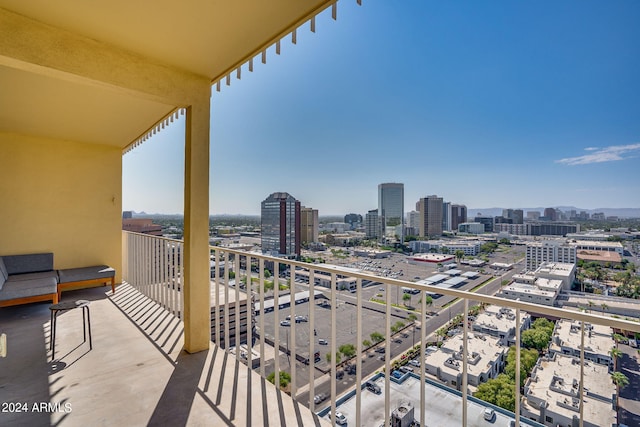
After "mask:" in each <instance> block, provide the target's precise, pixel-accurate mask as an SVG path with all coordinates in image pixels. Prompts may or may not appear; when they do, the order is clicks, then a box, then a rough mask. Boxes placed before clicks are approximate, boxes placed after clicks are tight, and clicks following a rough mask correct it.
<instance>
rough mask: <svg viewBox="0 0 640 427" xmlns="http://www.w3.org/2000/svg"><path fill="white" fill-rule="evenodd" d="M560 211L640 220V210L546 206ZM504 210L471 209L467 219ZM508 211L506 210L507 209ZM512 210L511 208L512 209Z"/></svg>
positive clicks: (537, 209) (500, 212)
mask: <svg viewBox="0 0 640 427" xmlns="http://www.w3.org/2000/svg"><path fill="white" fill-rule="evenodd" d="M546 207H552V208H557V209H560V210H561V211H563V212H567V211H572V210H574V211H576V212H581V211H586V212H588V213H589V214H593V213H596V212H602V213H604V214H605V216H617V217H619V218H640V208H599V209H584V208H576V207H575V206H546ZM502 209H503V208H470V209H468V210H467V217H468V218H470V219H471V218H474V217H475V216H476V215H478V214H482V215H485V216H500V215H502ZM505 209H506V208H505ZM510 209H511V208H510ZM513 209H522V210H523V211H524V212H525V216H526V215H527V214H526V213H527V212H529V211H538V212H540V213H541V214H542V213H543V212H544V210H545V207H537V208H513Z"/></svg>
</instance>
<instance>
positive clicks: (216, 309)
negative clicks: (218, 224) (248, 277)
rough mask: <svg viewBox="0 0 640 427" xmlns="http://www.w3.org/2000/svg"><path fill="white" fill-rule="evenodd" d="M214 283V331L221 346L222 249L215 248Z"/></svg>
mask: <svg viewBox="0 0 640 427" xmlns="http://www.w3.org/2000/svg"><path fill="white" fill-rule="evenodd" d="M213 270H214V272H213V277H214V279H213V283H214V285H213V286H214V291H213V292H214V295H213V300H214V303H213V304H214V310H213V313H214V314H213V315H212V317H213V319H212V320H213V325H212V328H214V329H213V330H214V333H215V337H216V345H217V346H218V347H220V335H221V334H222V330H221V329H222V328H220V324H221V323H222V322H221V320H222V319H220V317H221V316H220V251H219V250H218V249H214V251H213Z"/></svg>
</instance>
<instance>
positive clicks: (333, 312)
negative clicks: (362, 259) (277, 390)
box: [331, 273, 338, 425]
mask: <svg viewBox="0 0 640 427" xmlns="http://www.w3.org/2000/svg"><path fill="white" fill-rule="evenodd" d="M337 311H338V307H337V302H336V273H331V425H336V374H337V372H338V368H337V360H336V359H337V356H336V352H337V343H336V317H337V316H336V312H337Z"/></svg>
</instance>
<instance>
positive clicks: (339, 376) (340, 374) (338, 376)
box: [336, 371, 344, 380]
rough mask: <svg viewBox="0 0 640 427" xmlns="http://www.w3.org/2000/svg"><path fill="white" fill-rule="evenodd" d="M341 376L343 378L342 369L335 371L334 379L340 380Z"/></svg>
mask: <svg viewBox="0 0 640 427" xmlns="http://www.w3.org/2000/svg"><path fill="white" fill-rule="evenodd" d="M342 378H344V371H337V372H336V379H338V380H341V379H342Z"/></svg>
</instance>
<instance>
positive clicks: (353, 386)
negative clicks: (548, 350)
mask: <svg viewBox="0 0 640 427" xmlns="http://www.w3.org/2000/svg"><path fill="white" fill-rule="evenodd" d="M183 250H184V248H183V242H181V241H176V240H169V239H164V238H159V237H152V236H146V235H139V234H134V233H128V232H123V261H122V264H123V273H122V274H123V278H124V283H123V284H122V285H120V286H118V287H117V292H116V294H115V295H112V294H111V291H110V290H108V288H92V289H84V290H79V291H70V292H66V293H64V294H63V300H68V299H87V300H90V301H91V304H90V307H91V326H92V342H93V349H92V350H89V347H88V343H86V342H84V343H83V335H82V312H81V310H71V311H68V312H65V313H64V314H62V315H60V317H59V320H58V330H57V339H56V353H55V358H54V361H53V362H52V361H51V359H52V354H51V351H50V349H49V343H50V342H49V341H50V336H51V330H50V317H49V316H50V313H49V309H48V304H46V303H43V304H31V305H26V306H17V307H9V308H3V309H2V310H0V333H6V334H7V337H8V339H7V341H8V344H7V348H8V351H7V357H6V358H0V384H1V387H0V396H1V397H2V399H0V400H2V401H3V402H11V403H13V404H14V405H13V406H12V407H11V409H12V411H14V412H13V413H8V412H2V413H0V424H2V425H12V424H28V425H58V424H63V425H95V424H101V425H200V424H206V425H223V424H224V425H252V426H253V425H288V426H290V425H304V426H307V425H312V426H315V425H335V421H336V420H335V419H333V420H330V417H332V416H334V415H332V414H335V413H336V411H338V412H341V413H343V414H344V415H345V417H346V418H347V420H348V425H389V423H390V419H391V417H392V416H395V417H397V416H398V414H404V413H405V412H403V411H405V410H406V411H409V412H411V413H413V414H414V417H415V419H416V420H417V421H419V422H420V424H421V425H432V424H433V423H436V424H438V423H443V422H444V423H445V424H444V425H462V426H474V425H484V423H485V421H484V418H483V410H484V408H485V407H487V406H489V407H491V408H493V407H492V406H490V405H487V404H485V403H484V402H482V401H480V400H478V399H476V398H474V397H472V396H471V395H470V394H469V392H470V389H471V388H470V384H469V381H468V378H469V377H470V376H471V375H472V374H473V372H472V371H473V369H474V365H472V364H471V363H469V360H471V359H473V357H474V355H475V356H476V357H482V356H483V355H482V354H480V352H476V353H473V351H477V350H473V351H472V350H471V349H470V348H468V347H469V345H468V344H467V343H469V342H470V340H471V339H472V336H473V334H475V332H472V331H471V329H470V327H466V328H465V327H462V328H461V331H460V333H459V335H456V337H458V336H460V338H461V341H462V345H461V348H460V357H459V367H458V368H457V370H456V376H455V377H452V378H451V380H450V381H451V382H450V383H448V384H444V383H443V382H442V381H441V380H438V379H436V378H434V376H433V375H432V374H430V373H429V372H426V371H425V366H426V365H427V363H418V364H419V366H413V367H411V368H410V369H408V368H407V369H405V372H404V373H402V374H400V373H398V374H397V375H396V373H395V372H394V375H393V376H391V375H385V374H384V373H385V372H392V370H393V369H392V366H393V365H394V364H395V363H396V361H398V360H402V354H405V353H406V351H407V348H409V347H413V346H414V344H415V345H417V346H418V354H420V355H425V354H429V352H430V351H431V350H429V351H428V350H427V348H426V347H427V342H428V341H434V340H435V341H439V339H440V338H439V337H438V336H436V333H435V332H436V331H437V330H438V329H440V328H441V327H443V326H446V325H447V324H449V322H450V321H451V320H450V319H449V318H447V317H446V316H431V315H429V316H427V317H426V318H425V319H424V322H420V318H421V316H420V312H421V313H427V307H426V298H425V295H426V292H428V291H434V290H436V288H435V287H432V286H426V285H419V284H415V283H411V282H406V281H402V280H394V279H388V278H384V277H377V276H372V275H369V274H363V273H350V274H352V275H354V276H355V277H356V278H357V284H356V285H357V286H356V289H355V292H353V293H351V292H347V291H342V290H338V289H337V283H338V272H337V271H336V270H335V269H332V268H328V267H326V266H323V265H312V264H305V263H301V262H296V261H291V260H283V259H277V258H271V257H268V256H263V255H261V254H257V253H247V252H241V251H235V250H229V249H225V248H220V247H212V248H210V251H211V257H212V259H213V260H215V261H217V262H213V263H212V266H213V268H212V276H213V277H212V280H211V286H210V302H211V313H212V318H211V331H212V332H211V336H212V337H213V338H212V339H213V341H212V343H211V346H210V349H209V350H208V351H203V352H199V353H195V354H188V353H186V352H185V351H183V346H184V323H183V320H182V318H183V316H184V313H185V311H184V307H183V305H184V296H183V289H182V277H183V273H184V270H183ZM267 267H268V268H267ZM296 268H297V269H305V270H306V271H305V274H300V275H296V274H295V271H296ZM267 271H271V272H272V273H273V274H272V275H270V274H269V273H267ZM287 271H288V272H289V274H286V272H287ZM291 272H294V273H293V274H291ZM316 274H317V275H320V276H322V275H329V276H330V277H331V283H330V285H329V286H320V285H317V284H316V283H320V281H316V280H315V278H314V276H315V275H316ZM278 277H280V279H279V286H276V283H277V282H276V281H275V278H278ZM301 278H305V279H304V280H303V279H301ZM371 282H375V283H376V284H375V285H371ZM322 283H324V281H322ZM249 284H251V285H249ZM372 286H374V287H375V289H376V290H378V289H379V288H380V287H383V288H384V289H385V290H386V293H387V295H389V294H390V292H392V291H395V289H396V287H409V288H414V289H417V290H418V291H419V295H420V297H421V299H420V303H419V305H420V307H417V309H418V310H419V311H418V312H417V313H418V321H417V323H415V324H412V325H411V324H410V325H408V326H405V327H404V329H403V330H401V331H400V332H396V333H394V332H392V330H393V329H392V327H391V326H392V324H393V323H394V322H395V321H396V320H397V319H398V318H399V316H401V315H403V314H402V313H401V312H400V311H399V310H398V309H397V308H396V307H392V305H391V300H390V299H387V301H386V304H372V303H370V302H368V301H365V297H364V295H365V293H366V290H367V288H371V287H372ZM241 288H243V289H241ZM249 288H251V289H252V290H251V292H248V291H249ZM281 288H282V289H281ZM245 291H246V292H247V293H245ZM305 292H308V293H307V294H305ZM437 292H438V293H441V294H444V295H445V297H446V298H451V299H452V302H453V303H452V305H451V307H452V310H454V312H455V313H457V312H458V311H459V312H461V313H462V315H461V317H460V318H461V319H462V320H463V321H462V325H469V324H470V323H469V321H468V320H469V319H468V316H469V315H468V313H469V309H470V308H471V307H472V306H474V305H476V304H478V303H484V304H496V305H499V306H501V307H507V308H510V309H512V310H513V311H514V313H515V316H513V322H514V325H513V330H514V331H515V333H516V334H517V336H516V342H519V341H520V333H521V332H520V331H521V327H520V325H519V323H520V321H521V319H522V318H523V317H522V316H521V312H522V313H524V312H527V313H530V314H534V315H536V314H537V315H541V316H546V317H549V318H553V319H567V320H570V321H575V322H577V324H578V325H580V327H579V328H580V333H581V336H582V341H580V340H578V343H580V344H579V346H580V348H579V351H578V354H579V356H578V357H574V358H570V357H569V356H565V355H555V357H554V356H553V355H552V357H550V358H549V359H548V360H546V359H545V360H546V361H544V363H541V364H540V366H539V367H537V368H536V369H537V370H536V371H535V376H533V375H532V377H531V379H529V380H527V379H526V378H520V375H519V372H520V369H516V373H518V374H516V384H518V385H519V386H518V387H515V389H516V402H521V405H516V407H515V412H514V413H511V412H508V411H504V410H502V409H500V408H494V409H495V412H496V415H495V416H496V420H495V425H505V426H506V425H508V422H509V420H512V419H515V418H518V417H520V419H521V421H522V422H523V425H535V426H538V425H540V424H538V423H536V422H533V421H532V420H530V418H532V417H533V418H535V416H534V415H535V414H534V413H533V412H532V411H534V409H535V408H540V406H541V403H542V405H546V404H549V403H550V402H549V401H547V403H543V402H544V401H545V399H546V398H545V395H544V393H540V392H538V393H537V394H536V393H535V392H536V390H540V381H541V380H540V379H541V378H544V376H545V371H544V369H545V368H546V369H547V371H548V370H549V369H553V368H548V366H553V365H550V364H552V363H553V362H554V361H555V359H558V360H560V359H562V360H561V363H563V364H564V366H568V368H566V371H567V373H565V372H564V370H563V375H569V373H570V372H575V375H574V376H573V377H572V378H569V377H568V376H567V378H564V379H563V380H565V381H566V382H569V383H570V384H571V385H572V390H573V391H574V394H573V397H574V398H573V400H572V405H571V413H572V414H573V415H575V417H576V421H579V425H587V426H588V425H593V417H594V416H596V415H594V414H593V413H592V411H591V408H592V407H593V401H594V400H595V397H598V399H599V400H600V401H601V402H600V403H599V405H600V406H599V407H604V408H608V409H606V410H605V412H607V411H609V412H610V413H611V414H613V415H612V416H613V419H611V420H610V421H611V423H615V422H617V421H616V420H615V415H614V414H615V411H614V410H613V408H614V406H613V400H615V399H614V398H615V396H606V390H613V388H612V386H609V388H605V392H604V393H602V392H599V391H597V390H596V388H595V387H593V386H590V385H589V382H588V379H589V376H588V375H585V372H586V371H589V372H591V369H592V368H591V367H590V366H591V365H590V364H593V363H594V362H593V361H589V360H585V347H586V346H587V344H588V343H585V341H584V340H585V337H586V336H589V337H590V335H591V334H590V332H589V331H591V329H592V327H591V326H590V325H602V327H608V328H614V329H615V330H617V331H630V332H640V324H638V323H635V322H632V321H629V320H624V319H618V318H614V317H604V316H599V315H594V314H590V313H584V312H580V311H569V310H564V309H558V308H552V307H542V306H537V305H533V304H528V303H522V302H519V301H511V300H505V299H501V298H496V297H492V296H487V295H480V294H474V293H469V292H465V291H458V290H454V289H442V288H438V289H437ZM296 294H299V295H298V298H294V299H293V300H294V301H296V300H297V301H298V302H297V303H294V304H291V303H290V302H289V303H287V300H288V301H291V299H287V295H289V296H290V295H296ZM305 295H306V297H307V298H308V299H309V300H308V301H307V300H305ZM314 295H315V297H312V296H314ZM275 301H278V303H275ZM320 301H325V302H324V303H323V304H319V302H320ZM252 302H253V304H254V305H253V307H254V309H253V310H252V309H251V307H252V305H251V303H252ZM371 310H375V313H376V314H375V316H372V315H371V313H372V311H371ZM287 315H289V316H290V317H289V324H288V326H287V324H286V323H282V324H281V321H285V320H287V319H286V316H287ZM296 316H297V317H298V318H299V319H298V320H299V321H296ZM301 316H302V317H301ZM452 320H453V321H455V317H454V319H452ZM574 324H576V323H574ZM316 330H317V331H318V335H315V334H314V331H316ZM373 330H375V331H377V332H381V333H382V335H383V338H384V339H383V340H382V341H381V342H380V343H379V344H377V345H370V346H369V345H368V346H367V347H369V348H365V342H364V341H365V340H366V339H368V338H369V336H370V335H371V331H373ZM247 331H252V333H251V336H252V337H253V339H247ZM410 337H412V338H413V340H411V338H410ZM320 338H322V339H324V340H326V341H325V342H326V343H327V344H326V345H320V343H319V342H318V340H319V339H320ZM398 341H399V342H400V343H398ZM456 342H457V341H456ZM226 343H229V345H227V344H226ZM236 343H241V344H242V345H241V346H240V348H241V350H237V349H236V347H235V345H236ZM344 344H352V345H353V347H354V348H355V354H356V355H361V357H353V358H352V359H350V360H348V361H347V360H343V361H340V362H339V363H337V360H336V357H332V358H330V360H328V359H327V358H326V357H321V358H320V359H317V358H316V357H315V352H316V351H321V352H322V355H323V356H324V355H326V354H327V353H328V354H332V355H333V354H336V352H338V351H339V350H340V346H341V345H344ZM276 349H278V350H277V351H276ZM456 351H457V348H456ZM480 351H482V350H480ZM517 351H520V350H519V349H518V350H517ZM236 354H239V355H240V357H236ZM310 355H314V357H310ZM380 358H381V359H382V360H380ZM419 359H420V358H418V359H417V360H419ZM570 359H571V360H570ZM516 360H518V358H516ZM481 364H482V363H481ZM248 366H253V367H254V369H249V368H248ZM407 366H408V365H407ZM518 366H519V365H518ZM569 368H571V369H569ZM607 368H608V367H598V369H599V370H604V372H605V374H606V371H607ZM411 370H413V371H412V372H411ZM593 370H594V372H595V366H594V367H593ZM273 372H275V373H278V372H286V373H287V374H288V375H289V376H290V382H289V384H288V385H287V386H286V387H285V388H284V389H283V390H282V391H281V390H279V389H277V388H276V387H275V386H274V385H273V384H272V383H271V382H269V381H267V380H266V377H268V376H269V374H271V373H273ZM398 372H400V371H398ZM590 375H591V374H590ZM396 376H397V378H395V377H396ZM547 376H549V375H547ZM550 377H551V378H554V380H555V381H556V382H557V381H558V379H557V378H556V375H550ZM367 380H371V381H372V382H375V383H376V384H377V385H378V388H379V390H380V394H376V393H372V392H371V391H368V390H367V389H365V388H363V387H362V386H363V385H364V384H365V382H366V381H367ZM274 382H275V383H278V381H274ZM534 383H535V384H534ZM358 385H361V386H360V387H359V386H358ZM520 386H522V387H523V388H524V390H525V392H527V391H531V395H530V396H529V398H528V400H527V399H526V398H525V396H522V395H521V394H520V388H521V387H520ZM534 386H535V387H534ZM456 389H459V391H458V390H456ZM603 394H604V395H605V396H602V395H603ZM318 395H325V396H326V400H323V399H318V401H317V404H316V402H314V399H313V397H314V396H318ZM587 396H589V399H587ZM603 401H604V402H605V403H602V402H603ZM607 401H608V402H609V404H608V405H607V404H606V402H607ZM444 402H446V403H444ZM24 403H26V404H27V407H25V406H23V405H22V404H24ZM41 403H43V404H45V405H48V404H51V405H53V406H47V407H43V408H42V411H39V410H36V409H38V408H40V406H39V405H40V404H41ZM15 404H21V406H16V405H15ZM34 404H37V405H38V406H36V408H35V409H34V407H33V405H34ZM56 405H57V406H56ZM398 405H400V407H402V408H401V410H400V409H399V408H400V407H399V406H398ZM442 405H444V406H442ZM560 406H562V405H560ZM18 408H20V409H26V412H22V413H18V412H15V411H17V410H18ZM532 408H534V409H532ZM5 409H7V410H8V409H9V407H7V408H5ZM524 411H527V412H524ZM393 413H395V414H396V415H392V414H393ZM525 415H526V416H527V417H528V418H526V419H525ZM538 421H541V422H544V419H542V420H538ZM525 422H526V423H525Z"/></svg>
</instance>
